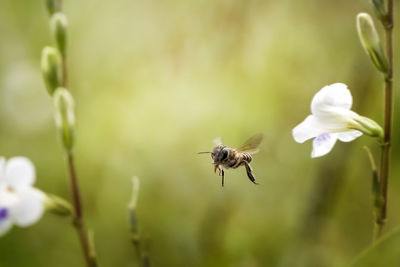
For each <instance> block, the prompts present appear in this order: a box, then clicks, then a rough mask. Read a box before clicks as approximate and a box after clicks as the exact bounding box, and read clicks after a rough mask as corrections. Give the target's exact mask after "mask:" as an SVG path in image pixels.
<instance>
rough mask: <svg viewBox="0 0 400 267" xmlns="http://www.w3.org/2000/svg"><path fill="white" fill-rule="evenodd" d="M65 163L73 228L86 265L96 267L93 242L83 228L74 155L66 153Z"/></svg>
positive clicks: (84, 227)
mask: <svg viewBox="0 0 400 267" xmlns="http://www.w3.org/2000/svg"><path fill="white" fill-rule="evenodd" d="M67 158H68V159H67V162H68V174H69V181H70V187H71V198H72V205H73V207H74V220H73V223H74V226H75V229H76V231H77V233H78V236H79V240H80V242H81V245H82V250H83V254H84V256H85V260H86V265H87V266H88V267H96V266H98V264H97V259H96V256H95V253H94V247H93V245H92V244H93V242H91V241H90V237H89V233H88V231H87V229H86V226H85V221H84V219H83V212H82V202H81V196H80V190H79V185H78V178H77V175H76V169H75V161H74V155H73V153H72V152H68V154H67Z"/></svg>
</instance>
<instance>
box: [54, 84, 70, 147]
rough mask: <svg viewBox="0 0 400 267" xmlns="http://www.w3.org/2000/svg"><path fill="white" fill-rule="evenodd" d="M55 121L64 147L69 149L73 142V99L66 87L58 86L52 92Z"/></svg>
mask: <svg viewBox="0 0 400 267" xmlns="http://www.w3.org/2000/svg"><path fill="white" fill-rule="evenodd" d="M53 99H54V107H55V121H56V125H57V127H58V128H59V130H60V133H61V139H62V142H63V145H64V148H65V149H66V150H68V151H71V150H72V148H73V144H74V126H75V115H74V99H73V98H72V96H71V94H70V93H69V92H68V90H67V89H65V88H62V87H59V88H57V90H56V91H55V92H54V96H53Z"/></svg>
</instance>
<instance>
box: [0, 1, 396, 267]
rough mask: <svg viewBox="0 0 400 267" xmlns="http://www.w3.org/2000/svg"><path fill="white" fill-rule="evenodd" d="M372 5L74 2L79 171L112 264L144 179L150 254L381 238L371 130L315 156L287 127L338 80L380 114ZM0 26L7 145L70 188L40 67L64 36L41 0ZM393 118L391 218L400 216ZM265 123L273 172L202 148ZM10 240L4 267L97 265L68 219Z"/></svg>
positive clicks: (275, 250) (126, 248) (354, 248)
mask: <svg viewBox="0 0 400 267" xmlns="http://www.w3.org/2000/svg"><path fill="white" fill-rule="evenodd" d="M395 2H396V7H397V3H398V1H395ZM361 11H366V12H370V13H372V10H371V8H370V6H369V3H368V1H366V0H354V1H345V0H339V1H320V0H301V1H299V0H298V1H294V0H292V1H289V0H282V1H266V0H264V1H261V0H237V1H230V0H217V1H212V0H204V1H187V0H175V1H173V0H170V1H156V0H149V1H136V0H133V1H132V0H129V1H128V0H116V1H96V0H87V1H65V3H64V12H65V13H66V14H67V17H68V19H69V26H70V28H69V51H68V52H69V55H68V67H69V76H70V81H69V83H70V86H69V87H70V90H71V92H72V94H73V96H74V98H75V102H76V117H77V126H76V134H77V136H76V140H77V141H76V150H75V152H76V160H77V168H78V175H79V179H80V184H81V191H82V194H83V201H84V209H85V215H86V219H87V224H88V226H89V227H90V228H92V229H93V230H94V232H95V243H96V248H97V253H98V258H99V261H100V262H101V266H138V265H137V263H136V255H135V251H134V248H133V247H132V245H131V244H130V241H129V225H128V223H127V203H128V201H129V199H130V194H131V177H132V176H134V175H136V176H139V177H140V179H141V187H140V196H139V203H138V216H139V223H140V230H141V232H142V233H143V235H144V236H146V237H148V238H149V239H150V258H151V262H152V265H154V266H235V267H236V266H238V267H253V266H254V267H256V266H341V265H343V264H345V263H349V262H351V260H352V259H353V258H354V257H355V256H356V255H358V254H359V253H360V252H361V251H362V250H363V249H365V248H367V247H368V246H370V244H371V239H372V229H373V216H372V203H371V195H370V187H371V175H370V171H369V162H368V158H367V156H366V154H365V152H364V151H363V149H362V146H364V145H369V146H370V147H371V149H372V150H373V152H374V153H375V155H376V156H378V155H379V146H378V144H377V143H376V142H375V141H374V140H372V139H371V138H368V137H364V136H363V137H361V138H359V139H357V140H356V141H354V142H352V143H349V144H344V143H341V142H339V143H337V145H336V146H335V147H334V149H333V151H332V152H331V153H329V154H328V155H327V156H325V157H323V158H319V159H311V158H310V153H311V143H310V142H307V143H306V144H297V143H296V142H295V141H294V140H293V138H292V135H291V131H292V128H293V127H294V126H296V125H297V124H298V123H300V122H301V121H302V120H303V119H304V118H305V117H306V116H307V115H308V114H309V112H310V110H309V109H310V107H309V105H310V102H311V99H312V97H313V95H314V94H315V93H316V92H317V91H318V90H319V89H320V88H321V87H323V86H324V85H327V84H331V83H335V82H344V83H346V84H348V86H349V88H350V89H351V91H352V94H353V98H354V104H353V107H354V110H355V111H357V112H358V113H360V114H362V115H365V116H368V117H371V118H372V119H374V120H376V121H378V122H380V123H381V122H382V112H381V111H382V102H383V101H382V99H383V94H382V77H381V75H380V74H379V73H377V71H376V70H375V69H374V67H373V65H372V64H371V62H370V60H369V58H368V57H367V56H366V55H365V53H364V51H363V50H362V48H361V45H360V43H359V41H358V37H357V32H356V27H355V17H356V14H357V13H358V12H361ZM395 14H396V15H398V14H399V10H398V9H396V10H395ZM397 17H398V16H397ZM396 22H398V18H396ZM398 25H400V24H398ZM378 29H379V30H380V32H382V31H381V30H382V28H381V26H380V25H378ZM398 37H399V36H398V31H397V30H396V31H395V38H394V39H395V40H396V41H398ZM0 39H1V42H0V123H1V127H0V148H1V153H0V154H1V155H3V156H6V157H7V158H9V157H13V156H17V155H21V156H26V157H29V158H30V159H31V160H32V161H33V162H34V164H35V166H36V170H37V186H38V187H39V188H40V189H42V190H43V191H45V192H49V193H53V194H57V195H60V196H62V197H64V198H68V197H69V191H68V183H67V177H66V166H65V160H64V156H63V152H62V149H61V146H60V142H59V140H58V136H57V132H56V129H55V126H54V122H53V115H52V101H51V98H50V97H49V96H48V95H47V92H46V89H45V87H44V84H43V81H42V76H41V73H40V67H39V66H40V54H41V50H42V48H43V47H44V46H45V45H49V44H51V43H52V41H51V37H50V33H49V26H48V14H47V12H46V10H45V8H44V4H43V2H42V1H28V0H20V1H14V0H3V1H2V4H1V7H0ZM397 48H398V46H397V44H396V47H395V59H398V53H397V51H398V49H397ZM399 67H400V66H398V65H396V66H395V68H396V72H395V77H397V72H398V70H399ZM395 86H396V89H398V88H399V84H398V82H397V81H396V82H395ZM396 91H397V90H396ZM396 95H398V94H397V92H396ZM397 99H398V97H397V96H396V101H395V102H398V101H397ZM396 104H397V103H396ZM398 107H399V105H396V107H395V114H396V115H398V113H399V108H398ZM398 117H399V116H396V117H395V121H394V129H393V149H392V155H393V160H392V163H393V164H392V176H391V180H390V189H389V207H388V208H389V211H388V216H389V221H388V224H387V228H386V229H387V230H390V229H393V228H394V227H395V226H396V225H397V224H399V223H400V214H399V212H398V207H399V204H400V194H399V193H400V179H399V174H400V166H399V165H398V164H397V163H398V162H399V158H400V151H399V146H400V142H399V135H400V132H399V127H398V125H399V118H398ZM257 132H262V133H264V135H265V139H264V141H263V143H262V145H261V151H260V152H259V154H257V155H255V157H254V161H253V163H252V166H253V168H254V173H255V175H256V177H257V180H258V181H259V182H260V183H261V185H259V186H255V185H253V184H252V183H250V182H249V180H248V179H247V177H246V175H245V170H244V169H237V170H232V171H228V172H227V174H226V186H225V188H223V189H222V188H221V185H220V178H219V177H218V176H217V175H216V174H214V173H213V167H212V165H211V164H210V163H211V159H210V158H209V156H208V155H197V154H196V152H198V151H207V150H210V149H212V147H213V143H212V140H213V139H214V138H215V137H218V136H221V137H222V138H223V140H224V142H225V143H226V144H227V145H230V146H233V147H234V146H238V145H240V144H241V143H242V142H243V141H245V140H246V139H247V138H248V137H250V136H251V135H253V134H255V133H257ZM396 244H397V245H398V246H400V242H397V243H396ZM0 251H1V253H0V266H61V267H62V266H84V262H83V257H82V253H81V251H80V245H79V243H78V238H77V236H76V234H75V232H74V229H73V227H72V226H71V224H70V221H69V220H68V219H65V218H60V217H56V216H55V215H52V214H47V215H45V216H44V218H43V219H42V220H41V221H40V222H39V223H38V224H36V225H34V226H32V227H29V228H24V229H21V228H17V227H14V228H13V230H12V231H11V232H9V233H8V234H7V235H6V236H4V237H2V238H1V239H0ZM390 253H391V252H389V254H390ZM396 253H398V252H396ZM392 254H393V255H394V252H393V253H392ZM397 255H398V254H397ZM399 261H400V259H399ZM397 263H398V262H397ZM381 266H385V265H381ZM396 266H397V265H396Z"/></svg>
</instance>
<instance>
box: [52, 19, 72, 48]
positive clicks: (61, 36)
mask: <svg viewBox="0 0 400 267" xmlns="http://www.w3.org/2000/svg"><path fill="white" fill-rule="evenodd" d="M67 24H68V21H67V17H66V16H65V15H64V14H63V13H61V12H56V13H54V14H53V15H52V16H51V18H50V27H51V33H52V35H53V38H54V41H55V43H56V45H57V48H58V50H59V51H60V53H61V54H62V55H65V50H66V44H67Z"/></svg>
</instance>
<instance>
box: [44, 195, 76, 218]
mask: <svg viewBox="0 0 400 267" xmlns="http://www.w3.org/2000/svg"><path fill="white" fill-rule="evenodd" d="M45 207H46V210H47V211H49V212H52V213H54V214H57V215H60V216H70V215H72V206H71V204H70V203H69V202H68V201H66V200H65V199H63V198H60V197H59V196H56V195H51V194H47V195H46V200H45Z"/></svg>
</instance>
